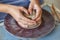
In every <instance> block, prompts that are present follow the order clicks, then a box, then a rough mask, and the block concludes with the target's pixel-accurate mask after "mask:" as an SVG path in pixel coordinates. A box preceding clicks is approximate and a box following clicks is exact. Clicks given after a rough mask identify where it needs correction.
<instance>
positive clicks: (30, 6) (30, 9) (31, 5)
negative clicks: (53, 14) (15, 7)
mask: <svg viewBox="0 0 60 40" xmlns="http://www.w3.org/2000/svg"><path fill="white" fill-rule="evenodd" d="M33 7H34V6H33V4H32V3H30V5H29V8H28V11H29V13H30V14H31V13H32V11H33Z"/></svg>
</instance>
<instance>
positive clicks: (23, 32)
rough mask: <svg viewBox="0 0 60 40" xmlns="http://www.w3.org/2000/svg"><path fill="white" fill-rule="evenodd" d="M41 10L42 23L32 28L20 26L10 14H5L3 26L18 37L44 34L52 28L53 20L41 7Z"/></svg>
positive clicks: (32, 36) (34, 36) (53, 25)
mask: <svg viewBox="0 0 60 40" xmlns="http://www.w3.org/2000/svg"><path fill="white" fill-rule="evenodd" d="M42 11H43V13H42V23H41V25H40V26H39V27H37V28H34V29H25V28H22V27H21V26H19V25H18V24H17V22H16V21H15V20H14V18H13V17H11V16H10V15H7V16H6V17H5V21H4V24H5V28H6V30H7V31H8V32H10V33H11V34H13V35H15V36H18V37H25V38H36V37H42V36H45V35H47V34H48V33H50V32H51V31H52V30H53V29H54V27H55V20H54V18H53V16H52V15H51V14H50V13H49V12H47V11H46V10H44V9H42Z"/></svg>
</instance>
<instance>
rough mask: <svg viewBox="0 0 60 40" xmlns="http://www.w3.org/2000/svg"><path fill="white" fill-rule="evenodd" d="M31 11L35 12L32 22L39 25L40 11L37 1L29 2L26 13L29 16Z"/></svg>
mask: <svg viewBox="0 0 60 40" xmlns="http://www.w3.org/2000/svg"><path fill="white" fill-rule="evenodd" d="M33 10H36V16H35V18H34V19H33V20H35V21H36V22H37V23H40V24H41V15H42V9H41V7H40V4H39V1H38V0H31V2H30V5H29V8H28V11H29V13H30V14H31V13H32V12H33Z"/></svg>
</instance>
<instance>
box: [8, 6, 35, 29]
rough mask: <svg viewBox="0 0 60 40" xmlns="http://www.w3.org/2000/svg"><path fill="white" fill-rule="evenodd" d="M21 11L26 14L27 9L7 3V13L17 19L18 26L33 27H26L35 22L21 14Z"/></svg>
mask: <svg viewBox="0 0 60 40" xmlns="http://www.w3.org/2000/svg"><path fill="white" fill-rule="evenodd" d="M21 11H23V12H25V13H26V14H27V15H28V11H27V10H26V9H25V8H24V7H20V6H12V5H8V13H9V14H10V15H11V16H12V17H13V18H14V19H15V20H16V21H17V23H18V24H19V25H20V26H22V27H23V28H27V29H29V28H34V27H28V25H35V24H36V22H35V21H33V20H30V19H28V18H26V17H25V16H23V13H22V12H21Z"/></svg>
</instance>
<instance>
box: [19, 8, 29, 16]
mask: <svg viewBox="0 0 60 40" xmlns="http://www.w3.org/2000/svg"><path fill="white" fill-rule="evenodd" d="M19 9H20V10H21V11H23V12H25V13H26V14H27V15H29V13H28V10H27V9H25V8H24V7H19Z"/></svg>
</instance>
